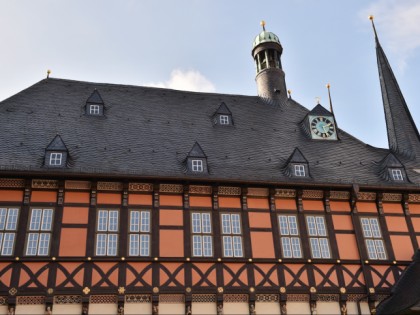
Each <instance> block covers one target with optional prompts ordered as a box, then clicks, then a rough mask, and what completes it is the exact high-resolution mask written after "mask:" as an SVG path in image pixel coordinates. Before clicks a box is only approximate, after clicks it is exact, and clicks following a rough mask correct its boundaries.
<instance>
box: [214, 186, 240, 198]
mask: <svg viewBox="0 0 420 315" xmlns="http://www.w3.org/2000/svg"><path fill="white" fill-rule="evenodd" d="M241 191H242V190H241V187H231V186H219V187H218V189H217V192H218V194H219V195H225V196H240V195H241Z"/></svg>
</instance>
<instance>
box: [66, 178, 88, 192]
mask: <svg viewBox="0 0 420 315" xmlns="http://www.w3.org/2000/svg"><path fill="white" fill-rule="evenodd" d="M91 187H92V184H91V183H90V182H88V181H84V180H66V182H65V183H64V188H66V189H77V190H90V188H91Z"/></svg>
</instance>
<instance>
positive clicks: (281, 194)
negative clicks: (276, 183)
mask: <svg viewBox="0 0 420 315" xmlns="http://www.w3.org/2000/svg"><path fill="white" fill-rule="evenodd" d="M274 197H276V198H295V197H296V190H294V189H276V194H275V195H274Z"/></svg>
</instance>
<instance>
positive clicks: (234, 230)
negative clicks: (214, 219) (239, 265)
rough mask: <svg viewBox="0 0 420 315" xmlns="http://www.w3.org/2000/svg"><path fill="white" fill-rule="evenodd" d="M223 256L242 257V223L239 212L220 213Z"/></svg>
mask: <svg viewBox="0 0 420 315" xmlns="http://www.w3.org/2000/svg"><path fill="white" fill-rule="evenodd" d="M220 217H221V220H220V223H221V230H222V241H223V256H224V257H244V250H243V241H242V224H241V215H240V214H239V213H221V214H220Z"/></svg>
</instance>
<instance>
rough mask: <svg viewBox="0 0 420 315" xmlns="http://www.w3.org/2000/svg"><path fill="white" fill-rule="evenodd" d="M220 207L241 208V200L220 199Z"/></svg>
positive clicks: (234, 198)
mask: <svg viewBox="0 0 420 315" xmlns="http://www.w3.org/2000/svg"><path fill="white" fill-rule="evenodd" d="M219 207H221V208H241V199H240V198H239V197H219Z"/></svg>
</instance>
